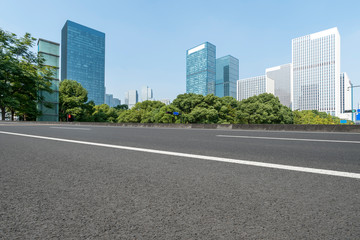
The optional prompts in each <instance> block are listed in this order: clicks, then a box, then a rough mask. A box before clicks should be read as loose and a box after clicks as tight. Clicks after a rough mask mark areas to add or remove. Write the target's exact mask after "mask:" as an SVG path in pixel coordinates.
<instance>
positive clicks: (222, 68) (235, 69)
mask: <svg viewBox="0 0 360 240" xmlns="http://www.w3.org/2000/svg"><path fill="white" fill-rule="evenodd" d="M237 80H239V60H238V59H237V58H235V57H233V56H231V55H227V56H224V57H221V58H218V59H216V83H215V95H216V96H218V97H224V96H231V97H233V98H236V81H237Z"/></svg>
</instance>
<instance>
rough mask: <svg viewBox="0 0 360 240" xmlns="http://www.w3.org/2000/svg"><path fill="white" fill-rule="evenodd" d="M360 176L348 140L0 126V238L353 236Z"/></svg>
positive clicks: (339, 136) (358, 233) (356, 149)
mask: <svg viewBox="0 0 360 240" xmlns="http://www.w3.org/2000/svg"><path fill="white" fill-rule="evenodd" d="M9 133H19V134H25V135H12V134H9ZM39 136H41V137H42V138H39ZM69 140H74V141H70V142H69ZM76 141H77V142H76ZM126 147H131V148H127V149H126ZM189 154H192V155H189ZM212 157H216V159H215V160H216V161H213V160H214V159H213V158H212ZM228 159H231V161H233V162H227V160H228ZM209 160H212V161H209ZM237 160H243V162H240V161H237ZM258 162H260V163H261V164H265V166H262V167H259V166H253V165H251V164H252V163H258ZM266 164H267V165H266ZM272 164H280V165H281V166H287V168H289V169H279V168H278V167H277V166H278V165H272ZM302 168H306V169H308V168H310V169H314V171H313V172H303V171H302V170H301V169H302ZM324 170H332V171H334V173H335V172H342V173H344V172H345V173H346V174H348V175H347V176H348V177H346V176H345V177H344V176H336V174H332V172H329V173H327V172H326V174H322V173H323V172H322V171H324ZM359 176H360V134H354V133H352V134H349V133H309V132H270V131H267V132H265V131H241V130H200V129H158V128H125V127H100V126H84V125H81V126H68V125H29V124H2V123H0V193H1V194H0V239H360V179H359Z"/></svg>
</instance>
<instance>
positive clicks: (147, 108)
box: [117, 100, 165, 123]
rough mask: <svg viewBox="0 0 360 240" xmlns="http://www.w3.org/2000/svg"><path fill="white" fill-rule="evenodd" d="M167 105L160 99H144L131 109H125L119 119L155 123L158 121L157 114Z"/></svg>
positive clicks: (121, 120)
mask: <svg viewBox="0 0 360 240" xmlns="http://www.w3.org/2000/svg"><path fill="white" fill-rule="evenodd" d="M163 106H165V104H164V103H162V102H160V101H149V100H147V101H143V102H139V103H137V104H135V106H134V107H133V108H131V109H130V110H125V111H124V110H123V111H122V112H121V113H120V115H119V117H118V119H117V121H118V122H133V123H154V122H157V118H156V115H157V114H158V113H159V111H160V109H161V108H162V107H163Z"/></svg>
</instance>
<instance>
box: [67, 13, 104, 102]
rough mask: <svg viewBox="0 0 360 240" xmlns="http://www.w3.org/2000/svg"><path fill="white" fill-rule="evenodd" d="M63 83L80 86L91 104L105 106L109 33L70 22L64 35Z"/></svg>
mask: <svg viewBox="0 0 360 240" xmlns="http://www.w3.org/2000/svg"><path fill="white" fill-rule="evenodd" d="M61 45H62V46H61V80H64V79H71V80H76V81H77V82H79V83H80V84H81V85H82V86H83V87H84V88H85V89H86V90H87V91H88V100H89V101H90V100H93V101H94V102H95V104H96V105H99V104H103V103H104V102H105V33H103V32H100V31H97V30H94V29H92V28H89V27H85V26H83V25H80V24H78V23H75V22H72V21H69V20H67V21H66V23H65V25H64V27H63V29H62V31H61Z"/></svg>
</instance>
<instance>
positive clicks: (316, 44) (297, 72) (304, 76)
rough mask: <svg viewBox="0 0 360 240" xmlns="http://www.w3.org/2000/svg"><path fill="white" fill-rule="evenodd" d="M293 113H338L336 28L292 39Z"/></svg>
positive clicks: (338, 47) (338, 79)
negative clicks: (311, 111) (299, 111)
mask: <svg viewBox="0 0 360 240" xmlns="http://www.w3.org/2000/svg"><path fill="white" fill-rule="evenodd" d="M292 63H293V66H292V69H293V96H292V98H293V99H292V109H293V110H318V111H321V112H326V113H329V114H331V115H333V116H339V114H340V34H339V32H338V29H337V28H331V29H328V30H325V31H321V32H317V33H314V34H310V35H306V36H303V37H299V38H295V39H293V40H292Z"/></svg>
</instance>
